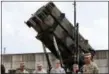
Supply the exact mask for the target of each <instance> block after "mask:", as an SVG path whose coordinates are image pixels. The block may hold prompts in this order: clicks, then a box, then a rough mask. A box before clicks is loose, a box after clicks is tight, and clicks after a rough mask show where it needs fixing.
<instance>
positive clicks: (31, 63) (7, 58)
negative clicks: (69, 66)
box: [2, 51, 109, 73]
mask: <svg viewBox="0 0 109 74" xmlns="http://www.w3.org/2000/svg"><path fill="white" fill-rule="evenodd" d="M49 58H50V61H51V64H52V66H54V61H55V60H56V58H55V57H54V56H53V55H52V54H50V53H49ZM2 61H3V64H4V65H5V67H6V71H7V72H8V70H9V69H16V68H18V67H19V64H20V62H21V61H24V63H25V66H26V68H29V69H32V70H34V69H35V67H36V64H37V63H38V62H40V63H42V64H43V65H44V68H45V69H47V66H48V65H47V61H46V57H45V54H43V53H29V54H9V55H8V54H5V55H3V60H2ZM95 62H96V63H97V65H98V67H99V72H100V73H108V65H109V64H108V52H107V51H97V53H96V56H95Z"/></svg>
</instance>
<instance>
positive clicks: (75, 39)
mask: <svg viewBox="0 0 109 74" xmlns="http://www.w3.org/2000/svg"><path fill="white" fill-rule="evenodd" d="M76 41H77V38H76V1H75V0H74V42H75V51H76V50H77V44H76ZM74 56H75V58H74V60H75V61H77V53H75V54H74Z"/></svg>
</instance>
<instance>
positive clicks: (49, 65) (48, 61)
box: [42, 43, 52, 74]
mask: <svg viewBox="0 0 109 74" xmlns="http://www.w3.org/2000/svg"><path fill="white" fill-rule="evenodd" d="M42 46H43V50H44V53H45V56H46V59H47V63H48V67H49V70H48V74H50V71H51V68H52V67H51V64H50V59H49V56H48V54H47V51H46V49H45V45H44V44H43V43H42Z"/></svg>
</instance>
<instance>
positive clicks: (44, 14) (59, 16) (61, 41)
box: [26, 2, 94, 60]
mask: <svg viewBox="0 0 109 74" xmlns="http://www.w3.org/2000/svg"><path fill="white" fill-rule="evenodd" d="M26 24H27V25H28V26H29V27H32V28H34V30H35V31H37V32H38V35H37V36H36V38H37V39H39V40H40V41H41V42H43V43H44V44H45V46H46V47H47V48H48V49H49V50H50V51H51V52H52V53H53V54H54V55H55V56H56V57H57V58H59V55H58V54H57V52H56V49H55V47H54V43H53V36H55V37H56V40H57V45H58V47H59V50H60V52H61V55H62V59H63V60H65V59H68V58H69V57H72V55H73V54H74V53H75V52H76V49H75V46H74V44H75V42H74V40H75V39H74V26H73V24H71V23H70V22H69V21H68V20H67V18H66V17H65V14H64V13H62V12H61V11H60V10H59V9H58V8H57V7H56V6H55V5H54V3H52V2H49V3H48V4H46V5H45V6H43V7H41V8H40V9H38V10H37V11H36V12H35V13H34V14H33V15H32V16H31V17H30V18H29V20H28V21H27V22H26ZM78 36H79V40H78V41H79V42H78V43H79V50H80V52H90V51H91V52H92V53H93V52H94V50H93V49H92V47H91V46H90V45H89V44H88V42H87V40H85V39H84V38H83V37H82V36H81V35H80V34H79V35H78Z"/></svg>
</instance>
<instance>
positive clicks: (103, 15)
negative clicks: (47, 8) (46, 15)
mask: <svg viewBox="0 0 109 74" xmlns="http://www.w3.org/2000/svg"><path fill="white" fill-rule="evenodd" d="M46 3H47V2H4V3H3V6H2V7H3V8H2V25H3V28H2V29H3V48H4V47H6V53H35V52H43V49H42V45H41V42H40V41H39V40H37V39H36V38H35V36H36V35H37V33H36V32H35V31H34V30H33V29H32V28H28V26H27V25H26V24H25V23H24V21H26V20H28V19H29V17H31V14H32V13H34V12H35V11H37V10H38V9H39V8H40V7H41V6H43V5H45V4H46ZM54 3H55V4H56V6H57V7H58V8H59V9H60V10H61V12H63V13H65V15H66V18H67V19H68V20H69V21H70V22H71V23H72V24H73V23H74V22H73V11H74V10H73V5H72V4H73V2H54ZM77 22H79V24H80V25H79V31H80V33H81V35H83V36H84V38H86V39H88V40H89V43H90V45H91V46H92V47H93V48H94V49H95V50H99V49H108V3H107V2H77Z"/></svg>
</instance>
